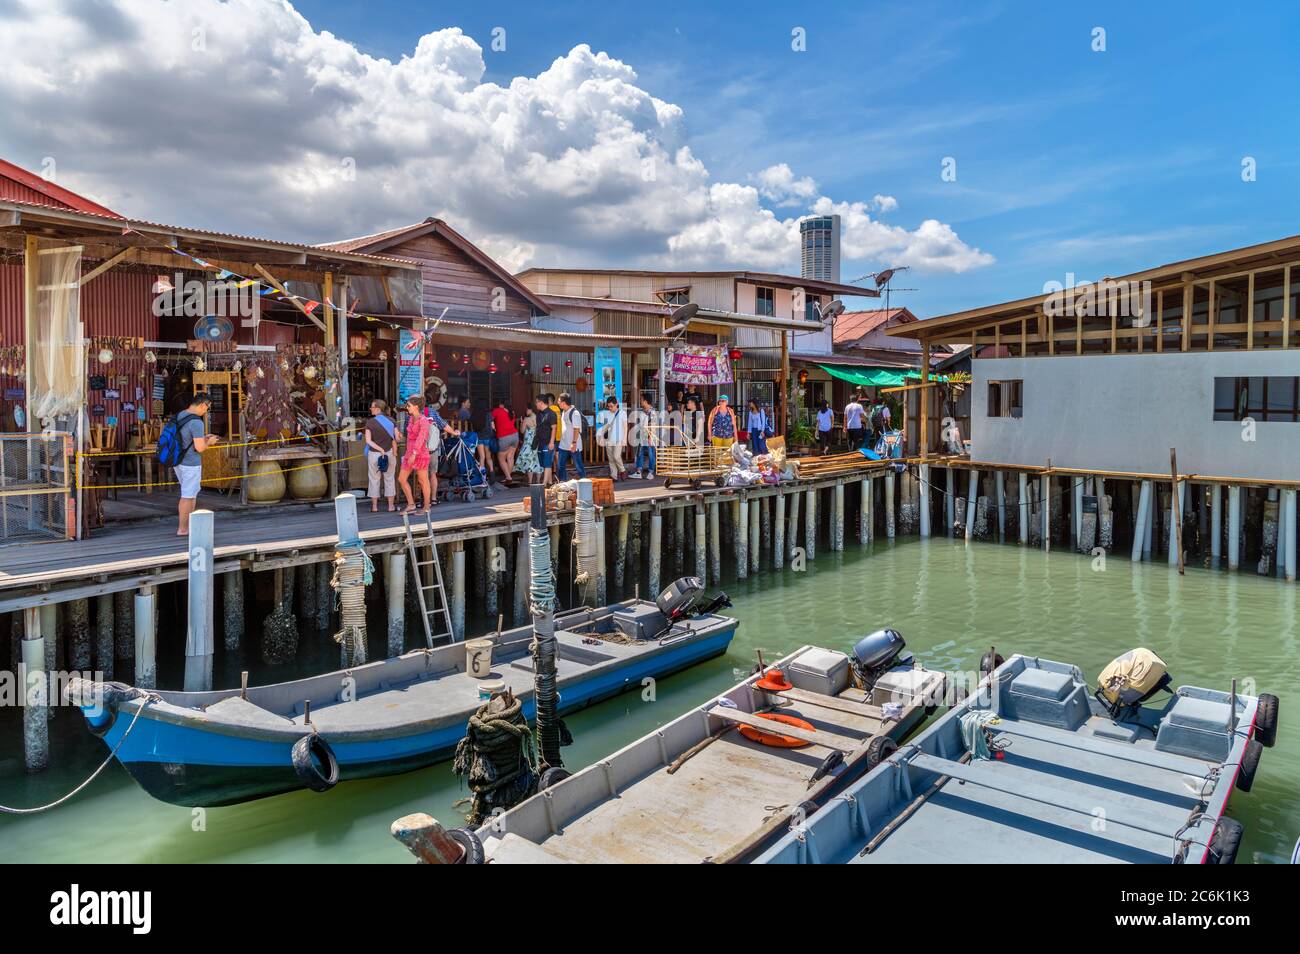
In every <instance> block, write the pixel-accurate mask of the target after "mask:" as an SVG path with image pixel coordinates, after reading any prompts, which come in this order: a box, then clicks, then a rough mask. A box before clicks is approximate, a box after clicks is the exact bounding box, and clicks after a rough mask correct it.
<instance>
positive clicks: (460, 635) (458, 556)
mask: <svg viewBox="0 0 1300 954" xmlns="http://www.w3.org/2000/svg"><path fill="white" fill-rule="evenodd" d="M451 631H452V634H453V639H454V640H455V641H456V642H458V643H459V642H463V641H464V639H465V541H464V540H453V541H452V543H451Z"/></svg>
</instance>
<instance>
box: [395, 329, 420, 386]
mask: <svg viewBox="0 0 1300 954" xmlns="http://www.w3.org/2000/svg"><path fill="white" fill-rule="evenodd" d="M398 344H399V347H398V349H397V401H398V404H399V405H401V404H405V403H406V402H407V401H408V400H410V399H411V398H412V397H414V396H415V395H417V394H423V393H424V335H423V334H422V333H420V332H415V331H411V330H409V329H407V328H403V329H402V330H401V331H400V332H399V333H398Z"/></svg>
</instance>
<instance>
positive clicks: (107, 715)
mask: <svg viewBox="0 0 1300 954" xmlns="http://www.w3.org/2000/svg"><path fill="white" fill-rule="evenodd" d="M99 692H100V693H101V694H102V695H101V700H100V705H101V706H103V708H104V718H103V720H102V721H100V722H97V723H96V722H92V721H90V719H89V718H87V719H86V728H87V729H89V730H90V734H91V735H94V736H96V737H98V738H103V737H104V736H106V735H108V731H109V729H111V728H113V724H114V723H115V722H117V714H118V711H119V707H120V706H121V704H122V703H123V702H125V701H126V700H127V699H134V698H135V697H136V696H141V695H144V693H142V692H141V691H140V690H138V689H136V688H135V687H134V686H128V685H127V684H126V683H124V682H103V683H100V684H99Z"/></svg>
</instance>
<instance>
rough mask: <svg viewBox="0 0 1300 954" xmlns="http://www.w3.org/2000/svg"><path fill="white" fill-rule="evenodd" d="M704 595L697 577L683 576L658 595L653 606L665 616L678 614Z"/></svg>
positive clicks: (702, 585) (702, 587) (701, 581)
mask: <svg viewBox="0 0 1300 954" xmlns="http://www.w3.org/2000/svg"><path fill="white" fill-rule="evenodd" d="M703 593H704V581H703V580H701V579H700V578H699V577H698V576H684V577H682V578H681V579H680V580H674V581H673V582H672V583H669V584H668V588H667V589H665V590H664V591H663V592H662V593H660V594H659V596H658V598H657V599H656V600H655V605H656V606H658V607H659V612H661V613H663V614H664V615H665V616H672V615H673V614H674V613H678V614H680V613H681V612H682V611H683V610H685V609H688V608H689V607H690V605H691V604H692V603H694V602H695V601H696V600H697V599H699V598H700V596H701V595H703Z"/></svg>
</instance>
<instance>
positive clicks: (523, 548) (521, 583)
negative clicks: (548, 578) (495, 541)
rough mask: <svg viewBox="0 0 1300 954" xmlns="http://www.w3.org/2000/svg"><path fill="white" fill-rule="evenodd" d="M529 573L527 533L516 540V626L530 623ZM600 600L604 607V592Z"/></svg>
mask: <svg viewBox="0 0 1300 954" xmlns="http://www.w3.org/2000/svg"><path fill="white" fill-rule="evenodd" d="M597 523H598V524H600V531H601V535H600V537H599V538H598V539H597V542H598V543H599V544H600V550H599V553H600V567H601V573H602V575H603V574H604V571H605V536H604V531H605V527H604V521H603V520H600V521H597ZM528 571H529V564H528V534H527V532H525V533H521V534H519V535H518V536H517V537H516V538H515V594H514V595H515V625H516V626H523V625H524V624H525V623H526V622H528V619H529V614H528ZM601 585H602V586H603V585H604V581H603V580H602V581H601ZM445 598H446V597H445V596H444V599H445ZM599 599H600V603H601V605H602V606H603V605H604V603H605V600H604V593H603V592H602V593H601V594H600V596H599Z"/></svg>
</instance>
